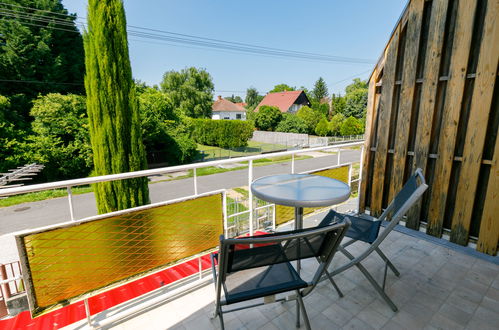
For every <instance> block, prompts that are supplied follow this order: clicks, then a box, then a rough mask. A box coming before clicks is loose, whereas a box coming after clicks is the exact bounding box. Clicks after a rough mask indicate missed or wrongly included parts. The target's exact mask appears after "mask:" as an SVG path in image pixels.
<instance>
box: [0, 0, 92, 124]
mask: <svg viewBox="0 0 499 330" xmlns="http://www.w3.org/2000/svg"><path fill="white" fill-rule="evenodd" d="M3 2H4V3H7V4H12V5H14V6H8V5H4V6H3V8H4V10H5V11H7V10H8V12H6V13H4V14H3V15H2V19H1V20H0V79H6V80H29V81H33V80H34V81H46V82H51V83H43V84H40V83H21V82H4V81H0V94H2V95H6V96H10V95H13V94H25V95H26V96H27V98H28V99H29V100H31V99H33V98H35V97H36V96H37V95H38V94H47V93H49V92H60V93H83V92H84V89H83V84H82V82H83V73H84V70H85V68H84V58H83V44H82V39H81V35H80V34H79V32H78V29H77V28H76V26H75V19H76V16H63V15H54V14H50V15H49V16H51V17H54V18H56V19H57V20H58V21H60V20H63V21H64V29H62V30H61V29H53V28H52V27H53V26H54V23H53V22H52V20H51V19H50V20H45V19H40V16H36V15H44V16H47V12H46V11H50V12H53V13H60V14H68V12H67V10H66V9H64V7H63V5H62V2H61V0H4V1H3ZM20 6H23V7H30V8H36V10H33V9H28V8H23V7H20ZM58 24H59V23H58ZM40 25H41V26H42V27H40ZM54 82H57V83H58V84H56V83H54ZM15 101H16V100H14V99H12V100H11V103H12V104H14V103H15ZM23 110H24V113H25V114H26V115H27V113H28V112H29V107H28V108H25V109H23Z"/></svg>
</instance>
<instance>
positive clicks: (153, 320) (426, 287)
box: [70, 231, 499, 330]
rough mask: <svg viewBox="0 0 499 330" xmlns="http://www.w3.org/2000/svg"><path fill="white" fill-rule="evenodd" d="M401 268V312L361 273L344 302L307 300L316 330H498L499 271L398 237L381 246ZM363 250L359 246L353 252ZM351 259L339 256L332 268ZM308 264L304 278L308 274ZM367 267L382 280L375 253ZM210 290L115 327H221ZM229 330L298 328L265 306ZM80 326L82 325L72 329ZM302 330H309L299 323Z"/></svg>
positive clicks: (397, 281)
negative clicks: (389, 303)
mask: <svg viewBox="0 0 499 330" xmlns="http://www.w3.org/2000/svg"><path fill="white" fill-rule="evenodd" d="M381 248H382V250H383V251H384V252H385V253H386V254H387V255H388V256H389V258H390V259H391V260H392V261H393V263H394V264H395V265H396V267H397V268H398V269H399V270H400V272H401V276H400V278H397V277H395V276H394V275H393V274H392V273H391V272H390V271H389V273H388V279H387V288H386V292H387V293H388V295H389V296H390V297H391V298H392V300H393V301H394V302H395V304H396V305H397V306H398V308H399V311H398V312H397V313H395V312H393V311H392V310H391V309H390V308H389V307H388V305H387V304H386V303H385V302H384V301H383V300H381V299H380V297H379V296H378V294H377V293H376V292H375V291H374V290H373V289H372V288H371V287H370V285H369V283H368V282H367V280H366V279H365V278H364V277H363V275H362V274H361V273H360V272H359V271H358V270H357V269H350V270H348V271H346V272H344V273H342V274H340V275H338V276H336V277H335V279H336V281H337V283H338V285H339V286H340V288H341V289H342V291H343V292H344V293H345V297H343V298H339V297H338V296H337V294H336V292H335V291H334V290H333V288H332V287H331V285H330V284H329V282H327V281H324V282H322V283H320V285H319V286H318V287H317V288H316V290H315V291H313V292H312V294H310V295H309V296H307V297H306V298H305V305H306V307H307V311H308V314H309V318H310V320H311V325H312V328H313V329H499V266H498V265H497V264H494V263H491V262H488V261H485V260H482V259H479V258H475V257H473V256H470V255H467V254H463V253H461V252H458V251H455V250H452V249H449V248H447V247H444V246H441V245H436V244H433V243H431V242H428V241H427V240H424V239H420V238H415V237H412V236H408V235H405V234H402V233H400V232H396V231H393V232H392V233H391V234H390V235H389V236H388V237H387V239H386V240H385V241H384V242H383V244H382V245H381ZM349 249H350V251H351V252H352V253H355V252H357V253H358V252H359V251H360V250H362V249H363V246H362V245H361V244H360V243H356V244H354V245H353V246H351V248H349ZM345 260H346V258H345V257H343V256H342V255H340V254H339V253H338V254H337V256H336V257H335V260H334V262H333V264H332V266H331V268H334V267H335V266H337V265H339V264H341V263H342V262H344V261H345ZM311 262H315V261H310V262H307V263H305V268H304V269H305V272H307V271H309V272H310V269H311V265H312V263H311ZM364 265H365V266H366V268H367V269H368V270H369V271H370V272H371V273H372V274H373V275H374V277H375V278H376V279H379V280H381V278H382V274H383V263H382V261H381V259H380V258H379V257H378V256H376V255H371V256H370V257H368V258H367V259H366V260H365V262H364ZM213 301H214V287H213V285H212V284H210V285H207V286H205V287H202V288H201V289H198V290H196V291H194V292H191V293H189V294H186V295H184V296H183V297H180V298H178V299H175V300H174V301H171V302H169V303H165V304H162V305H159V306H157V307H154V308H152V309H149V310H147V311H144V312H142V313H140V314H139V315H135V316H134V317H132V318H129V319H127V320H125V321H124V322H122V323H120V324H114V325H113V326H112V327H111V328H113V329H170V328H172V329H193V330H201V329H219V328H220V324H219V320H218V319H211V318H210V315H211V313H212V311H213V308H214V303H213ZM224 318H225V326H226V329H259V330H264V329H293V328H295V326H294V320H295V302H287V303H275V304H267V305H264V306H261V307H257V308H252V309H246V310H242V311H238V312H234V313H228V314H225V315H224ZM75 327H82V323H79V324H75V325H73V326H71V327H70V328H75ZM302 328H304V326H303V324H302Z"/></svg>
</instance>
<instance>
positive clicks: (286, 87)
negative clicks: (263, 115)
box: [269, 84, 296, 93]
mask: <svg viewBox="0 0 499 330" xmlns="http://www.w3.org/2000/svg"><path fill="white" fill-rule="evenodd" d="M294 90H296V87H291V86H289V85H286V84H278V85H275V86H274V88H272V90H271V91H269V93H278V92H287V91H294Z"/></svg>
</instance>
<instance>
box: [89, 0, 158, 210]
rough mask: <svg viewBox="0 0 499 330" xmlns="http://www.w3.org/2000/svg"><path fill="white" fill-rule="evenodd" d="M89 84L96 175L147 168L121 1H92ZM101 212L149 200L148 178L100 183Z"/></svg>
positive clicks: (99, 208)
mask: <svg viewBox="0 0 499 330" xmlns="http://www.w3.org/2000/svg"><path fill="white" fill-rule="evenodd" d="M84 47H85V66H86V75H85V89H86V92H87V112H88V119H89V124H90V125H89V126H90V140H91V142H92V150H93V157H94V174H95V175H105V174H115V173H122V172H130V171H138V170H142V169H145V168H146V167H147V163H146V157H145V150H144V145H143V144H142V136H141V131H140V118H139V112H138V103H137V97H136V94H135V86H134V84H133V82H132V71H131V67H130V59H129V55H128V41H127V34H126V19H125V10H124V8H123V3H122V1H121V0H89V3H88V31H86V32H85V34H84ZM94 191H95V196H96V200H97V209H98V211H99V213H107V212H111V211H116V210H122V209H126V208H130V207H134V206H139V205H143V204H147V203H149V189H148V186H147V178H136V179H129V180H120V181H113V182H103V183H98V184H96V187H95V189H94Z"/></svg>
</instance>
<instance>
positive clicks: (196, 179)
mask: <svg viewBox="0 0 499 330" xmlns="http://www.w3.org/2000/svg"><path fill="white" fill-rule="evenodd" d="M197 194H198V176H197V173H196V168H195V169H194V195H197Z"/></svg>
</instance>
